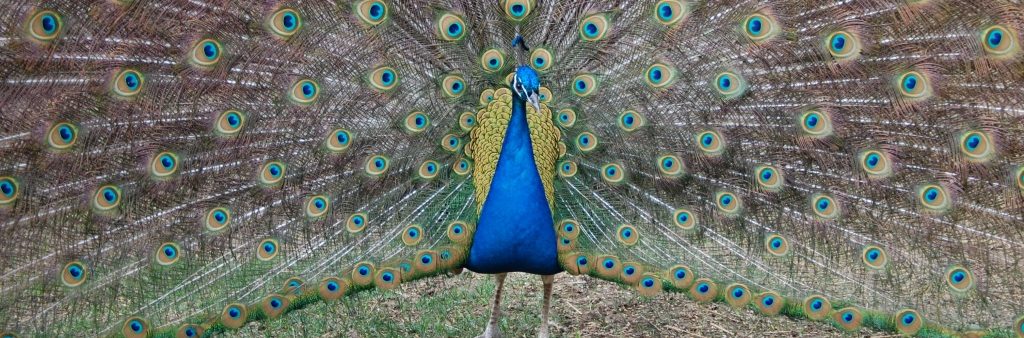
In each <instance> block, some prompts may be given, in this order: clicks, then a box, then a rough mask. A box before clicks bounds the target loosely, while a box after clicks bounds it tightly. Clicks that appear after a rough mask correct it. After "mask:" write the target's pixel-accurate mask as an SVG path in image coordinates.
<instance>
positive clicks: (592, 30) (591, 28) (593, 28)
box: [583, 22, 597, 37]
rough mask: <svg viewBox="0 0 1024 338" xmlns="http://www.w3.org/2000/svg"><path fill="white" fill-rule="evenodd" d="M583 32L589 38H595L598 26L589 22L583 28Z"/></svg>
mask: <svg viewBox="0 0 1024 338" xmlns="http://www.w3.org/2000/svg"><path fill="white" fill-rule="evenodd" d="M583 30H584V32H585V33H586V34H587V36H588V37H595V36H597V25H595V24H594V23H592V22H588V23H587V24H586V25H584V26H583Z"/></svg>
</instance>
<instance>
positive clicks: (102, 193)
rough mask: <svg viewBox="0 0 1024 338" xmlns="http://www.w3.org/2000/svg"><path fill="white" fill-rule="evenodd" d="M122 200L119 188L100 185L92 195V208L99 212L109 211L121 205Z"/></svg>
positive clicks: (111, 185) (110, 185)
mask: <svg viewBox="0 0 1024 338" xmlns="http://www.w3.org/2000/svg"><path fill="white" fill-rule="evenodd" d="M122 198H123V196H122V193H121V188H120V187H118V186H116V185H113V184H106V185H102V186H100V187H99V188H97V189H96V192H95V193H94V194H93V199H92V207H93V208H94V209H96V210H97V211H100V212H105V211H111V210H114V209H115V208H117V207H118V206H120V205H121V200H122Z"/></svg>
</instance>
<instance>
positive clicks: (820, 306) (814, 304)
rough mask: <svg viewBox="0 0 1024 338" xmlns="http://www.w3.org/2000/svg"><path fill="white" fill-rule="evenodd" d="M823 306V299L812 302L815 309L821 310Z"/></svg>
mask: <svg viewBox="0 0 1024 338" xmlns="http://www.w3.org/2000/svg"><path fill="white" fill-rule="evenodd" d="M822 306H824V304H823V303H822V302H821V300H818V299H815V300H814V301H813V302H811V308H812V309H814V310H821V308H822Z"/></svg>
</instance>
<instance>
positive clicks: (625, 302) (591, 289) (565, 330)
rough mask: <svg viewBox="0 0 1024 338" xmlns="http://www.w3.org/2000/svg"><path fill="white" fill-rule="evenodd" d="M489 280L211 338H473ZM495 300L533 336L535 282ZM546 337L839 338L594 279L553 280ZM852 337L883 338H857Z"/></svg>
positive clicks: (360, 296) (374, 296)
mask: <svg viewBox="0 0 1024 338" xmlns="http://www.w3.org/2000/svg"><path fill="white" fill-rule="evenodd" d="M494 288H495V285H494V280H493V278H492V277H491V276H488V275H480V274H474V273H470V272H465V273H463V274H461V275H457V276H449V277H433V278H427V279H423V280H419V281H415V282H412V283H408V284H404V285H402V287H400V288H399V289H397V290H394V291H379V290H369V291H364V292H359V293H356V294H354V295H351V296H348V297H345V298H343V299H342V300H340V301H337V302H331V303H325V302H318V303H315V304H311V305H309V306H307V307H305V308H303V309H301V310H298V311H294V312H291V313H289V314H286V315H284V316H283V317H281V318H278V319H274V320H264V321H258V322H252V323H249V324H247V325H246V326H244V327H243V328H242V329H240V330H237V331H230V330H229V331H226V332H223V333H218V334H217V335H218V336H238V337H282V336H303V337H475V336H476V335H478V334H480V333H481V332H483V329H484V326H485V325H486V322H487V315H488V314H489V309H488V306H489V304H490V300H491V297H492V296H493V294H494ZM505 290H506V291H505V296H504V298H503V307H502V311H503V315H502V319H501V329H502V332H503V333H504V334H505V336H508V337H524V336H535V335H536V330H537V328H538V327H539V326H540V318H539V315H540V302H541V283H540V278H539V277H537V276H532V275H526V274H510V275H509V278H508V279H507V282H506V288H505ZM551 316H552V318H551V321H550V325H551V334H552V336H556V337H611V336H614V337H619V336H643V337H650V336H679V337H735V336H744V337H769V336H771V337H779V336H785V337H841V336H848V335H849V333H846V332H844V331H841V330H840V329H838V328H836V327H834V326H832V325H831V324H829V323H825V322H812V321H808V320H799V319H793V318H790V317H787V316H775V317H766V316H763V315H760V314H757V313H755V312H754V310H752V309H750V308H744V309H733V308H730V307H729V306H727V305H725V304H722V303H710V304H702V303H696V302H694V301H692V300H690V299H689V298H687V297H686V296H685V295H682V294H677V293H663V294H660V295H658V296H656V297H651V298H643V297H639V296H637V294H636V292H635V291H632V290H628V289H625V288H622V287H620V286H618V285H616V284H613V283H608V282H603V281H599V280H596V279H594V278H588V277H577V276H569V275H566V274H560V275H558V276H557V277H556V278H555V296H554V300H553V301H552V313H551ZM854 334H857V335H860V336H871V335H877V336H885V335H889V336H891V335H893V334H892V333H891V332H884V333H880V332H875V331H871V330H869V329H862V330H861V331H859V332H856V333H854Z"/></svg>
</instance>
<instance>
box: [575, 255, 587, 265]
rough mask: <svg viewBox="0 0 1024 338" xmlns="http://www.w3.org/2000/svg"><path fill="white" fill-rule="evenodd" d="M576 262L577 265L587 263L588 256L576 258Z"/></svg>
mask: <svg viewBox="0 0 1024 338" xmlns="http://www.w3.org/2000/svg"><path fill="white" fill-rule="evenodd" d="M576 264H577V265H587V258H586V257H580V258H579V259H577V260H576Z"/></svg>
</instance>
